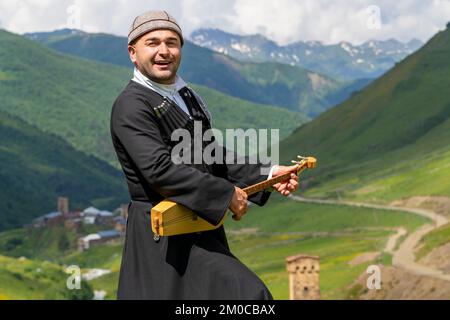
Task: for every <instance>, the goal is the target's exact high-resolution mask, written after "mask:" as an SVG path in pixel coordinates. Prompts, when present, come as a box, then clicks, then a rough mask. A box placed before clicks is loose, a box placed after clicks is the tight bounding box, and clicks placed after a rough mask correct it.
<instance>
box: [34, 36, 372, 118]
mask: <svg viewBox="0 0 450 320" xmlns="http://www.w3.org/2000/svg"><path fill="white" fill-rule="evenodd" d="M27 36H28V37H29V38H31V39H33V40H36V41H38V42H40V43H43V44H45V45H47V46H49V47H51V48H53V49H55V50H58V51H60V52H64V53H68V54H72V55H76V56H80V57H84V58H87V59H93V60H98V61H102V62H108V63H113V64H117V65H121V66H125V67H130V66H131V63H130V60H129V57H128V53H127V50H126V43H127V42H126V38H124V37H117V36H112V35H108V34H103V33H98V34H91V33H86V32H83V31H78V30H69V29H63V30H57V31H53V32H42V33H32V34H27ZM180 74H181V75H182V76H183V78H185V80H187V81H189V82H193V83H197V84H200V85H204V86H207V87H209V88H212V89H216V90H218V91H220V92H223V93H226V94H228V95H231V96H234V97H238V98H242V99H245V100H249V101H253V102H256V103H263V104H270V105H276V106H281V107H284V108H287V109H289V110H293V111H301V112H304V113H306V114H307V115H309V116H312V117H314V116H316V115H318V114H319V113H321V112H322V111H324V110H326V109H328V108H329V107H331V106H333V105H336V104H337V103H339V102H342V101H344V100H345V99H346V98H347V97H349V96H350V94H351V92H352V91H353V90H358V89H360V88H362V87H364V86H365V85H366V83H367V82H365V81H356V82H353V81H337V80H335V79H333V78H331V77H329V76H326V75H323V74H319V73H316V72H312V71H308V70H306V69H303V68H301V67H296V66H290V65H287V64H281V63H249V62H239V61H237V60H235V59H233V58H231V57H229V56H226V55H223V54H220V53H216V52H213V51H211V50H209V49H206V48H202V47H200V46H197V45H195V44H193V43H192V42H190V41H186V42H185V45H184V47H183V62H182V65H181V68H180Z"/></svg>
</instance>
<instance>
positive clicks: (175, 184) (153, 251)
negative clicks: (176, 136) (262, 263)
mask: <svg viewBox="0 0 450 320" xmlns="http://www.w3.org/2000/svg"><path fill="white" fill-rule="evenodd" d="M180 94H181V96H182V98H183V100H184V101H185V103H186V105H187V106H188V109H189V111H190V113H191V119H189V116H187V115H186V114H185V113H184V112H183V111H182V110H181V108H179V107H178V106H177V105H176V104H175V103H174V102H172V101H171V100H167V99H165V98H163V97H162V96H161V95H159V94H158V93H157V92H155V91H153V90H151V89H149V88H147V87H145V86H143V85H141V84H139V83H136V82H134V81H130V82H129V84H128V85H127V87H126V88H125V89H124V90H123V92H122V93H121V94H120V95H119V96H118V98H117V99H116V101H115V103H114V105H113V108H112V113H111V127H110V128H111V136H112V140H113V144H114V148H115V150H116V154H117V157H118V159H119V162H120V164H121V166H122V169H123V172H124V174H125V178H126V182H127V184H128V189H129V192H130V197H131V202H130V205H129V210H128V212H129V213H128V219H127V229H126V239H125V245H124V249H123V256H122V264H121V270H120V279H119V288H118V298H119V299H270V298H271V295H270V292H269V291H268V290H267V288H266V287H265V285H264V284H263V283H262V281H261V280H260V279H259V278H258V277H257V276H256V275H255V274H254V273H253V272H252V271H250V270H249V269H248V268H247V267H246V266H245V265H243V264H242V263H241V262H240V261H239V260H238V259H237V258H236V257H234V256H233V255H232V253H231V252H230V250H229V247H228V243H227V239H226V236H225V231H224V228H223V226H222V227H220V228H218V229H215V230H212V231H206V232H201V233H194V234H186V235H178V236H169V237H161V238H160V239H159V241H155V240H154V239H153V233H152V230H151V224H150V210H151V207H152V205H155V204H156V203H158V202H160V201H161V200H163V199H165V198H168V199H169V200H172V201H174V202H177V203H180V204H182V205H184V206H186V207H188V208H190V209H192V210H194V211H196V212H197V213H198V214H199V215H200V216H201V217H203V218H204V219H206V220H207V221H209V222H211V223H213V224H217V223H218V222H219V221H220V220H221V219H222V217H223V215H224V214H225V213H226V211H227V208H228V206H229V204H230V201H231V199H232V197H233V193H234V185H237V186H239V187H245V186H247V185H251V184H254V183H257V182H260V181H263V180H265V179H266V178H267V176H263V175H261V174H260V169H261V165H260V164H256V165H249V164H245V165H239V164H233V165H226V164H211V165H207V164H205V163H202V164H197V165H187V164H175V163H173V162H172V161H171V148H172V147H173V145H172V142H171V141H170V136H169V134H170V132H167V131H168V130H167V129H168V128H167V127H166V126H165V125H164V124H162V120H161V117H160V113H159V112H158V111H155V108H156V109H157V108H158V107H161V106H166V107H167V103H169V107H170V108H173V109H172V111H175V113H174V114H175V115H176V117H175V118H177V117H178V119H179V120H180V121H179V123H175V125H176V126H177V125H180V126H184V127H187V128H191V124H192V121H193V120H199V121H202V125H203V130H206V129H207V128H210V121H209V120H210V118H209V112H208V111H207V108H206V106H205V105H204V104H203V102H202V101H201V99H200V98H199V97H198V96H197V95H196V94H195V93H194V92H193V91H192V90H191V89H189V88H187V87H185V88H183V89H182V90H180ZM164 103H165V104H166V105H164ZM158 110H159V109H158ZM186 116H187V119H186V118H184V119H183V117H186ZM163 120H164V119H163ZM175 122H176V121H175ZM171 123H172V126H173V121H171ZM169 129H170V128H169ZM169 131H170V130H169ZM269 195H270V192H267V191H264V192H260V193H258V194H256V195H254V196H252V197H249V200H250V201H252V202H254V203H256V204H258V205H264V204H265V202H266V201H267V199H268V197H269Z"/></svg>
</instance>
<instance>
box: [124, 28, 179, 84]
mask: <svg viewBox="0 0 450 320" xmlns="http://www.w3.org/2000/svg"><path fill="white" fill-rule="evenodd" d="M128 53H129V54H130V59H131V61H132V62H133V63H134V64H135V66H136V67H137V68H138V70H139V71H140V72H141V73H143V74H144V75H145V76H146V77H147V78H149V79H150V80H152V81H155V82H158V83H162V84H172V83H174V82H175V76H176V74H177V70H178V67H179V66H180V61H181V40H180V37H179V36H178V34H177V33H176V32H174V31H172V30H165V29H161V30H154V31H150V32H149V33H146V34H144V35H143V36H141V37H140V38H139V39H138V41H137V42H136V43H135V44H134V45H132V46H131V45H130V46H128Z"/></svg>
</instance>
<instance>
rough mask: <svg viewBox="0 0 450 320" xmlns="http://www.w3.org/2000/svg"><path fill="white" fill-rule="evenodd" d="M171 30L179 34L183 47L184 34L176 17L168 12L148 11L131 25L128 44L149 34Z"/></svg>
mask: <svg viewBox="0 0 450 320" xmlns="http://www.w3.org/2000/svg"><path fill="white" fill-rule="evenodd" d="M158 29H169V30H172V31H175V32H176V33H178V35H179V36H180V39H181V45H183V43H184V41H183V33H182V32H181V28H180V26H179V25H178V23H177V21H176V20H175V18H174V17H172V16H171V15H169V14H168V13H167V12H166V11H148V12H145V13H143V14H141V15H139V16H137V17H136V18H135V19H134V20H133V23H132V24H131V28H130V32H129V33H128V44H130V43H131V42H132V41H133V40H135V39H137V38H139V37H140V36H142V35H143V34H146V33H147V32H150V31H153V30H158Z"/></svg>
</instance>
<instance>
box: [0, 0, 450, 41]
mask: <svg viewBox="0 0 450 320" xmlns="http://www.w3.org/2000/svg"><path fill="white" fill-rule="evenodd" d="M152 9H164V10H167V11H168V12H169V13H171V14H172V15H173V16H174V17H175V18H176V19H177V20H178V22H179V23H180V24H181V26H182V28H183V33H184V34H185V36H186V37H187V36H189V35H190V33H191V32H192V31H193V30H195V29H198V28H202V27H212V28H219V29H222V30H225V31H228V32H232V33H237V34H254V33H260V34H263V35H264V36H266V37H267V38H269V39H272V40H274V41H276V42H277V43H279V44H288V43H292V42H295V41H300V40H302V41H306V40H317V41H321V42H323V43H336V42H339V41H348V42H351V43H353V44H359V43H361V42H364V41H367V40H369V39H389V38H396V39H398V40H402V41H408V40H410V39H412V38H419V39H421V40H423V41H426V40H428V39H429V38H430V37H431V36H432V35H433V34H435V33H436V32H437V31H439V30H442V29H444V28H445V25H446V23H447V22H449V21H450V0H396V1H392V0H354V1H350V0H276V1H275V0H258V1H256V0H182V1H175V0H0V28H3V29H6V30H9V31H11V32H15V33H20V34H21V33H25V32H34V31H50V30H55V29H60V28H67V27H69V28H77V29H82V30H85V31H89V32H106V33H112V34H116V35H123V36H125V35H126V34H127V33H128V28H129V25H130V24H131V21H132V20H133V18H134V17H135V16H136V15H138V14H140V13H142V12H145V11H147V10H152Z"/></svg>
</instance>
